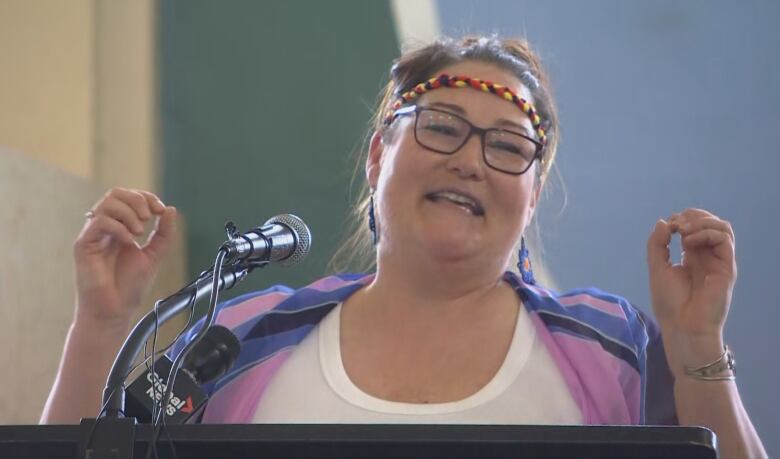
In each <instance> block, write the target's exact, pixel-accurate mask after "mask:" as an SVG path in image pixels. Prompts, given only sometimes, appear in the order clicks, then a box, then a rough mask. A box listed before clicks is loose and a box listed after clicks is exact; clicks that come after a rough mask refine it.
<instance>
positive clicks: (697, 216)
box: [669, 209, 735, 261]
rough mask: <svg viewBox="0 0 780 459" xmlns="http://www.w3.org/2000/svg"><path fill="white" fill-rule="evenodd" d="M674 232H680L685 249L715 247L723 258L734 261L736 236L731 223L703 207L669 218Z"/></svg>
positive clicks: (719, 256) (717, 253)
mask: <svg viewBox="0 0 780 459" xmlns="http://www.w3.org/2000/svg"><path fill="white" fill-rule="evenodd" d="M669 223H670V227H671V230H672V231H673V232H676V233H679V234H680V238H681V243H682V248H683V250H684V251H689V250H696V249H706V248H711V249H713V254H714V255H715V256H716V257H718V258H720V259H723V260H726V261H733V259H734V246H735V237H734V229H733V228H732V227H731V224H730V223H729V222H728V221H726V220H723V219H720V218H718V217H717V216H715V215H714V214H712V213H710V212H707V211H706V210H702V209H686V210H684V211H683V212H681V213H679V214H674V215H672V217H671V218H670V219H669Z"/></svg>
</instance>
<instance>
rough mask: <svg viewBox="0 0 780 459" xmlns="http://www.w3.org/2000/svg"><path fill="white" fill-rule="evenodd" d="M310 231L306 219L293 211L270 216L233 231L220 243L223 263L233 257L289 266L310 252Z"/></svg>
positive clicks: (229, 261) (234, 258) (234, 260)
mask: <svg viewBox="0 0 780 459" xmlns="http://www.w3.org/2000/svg"><path fill="white" fill-rule="evenodd" d="M310 248H311V232H310V231H309V227H308V226H306V223H304V222H303V220H301V219H300V218H298V217H296V216H295V215H292V214H281V215H277V216H275V217H272V218H270V219H269V220H268V221H267V222H265V223H263V226H261V227H259V228H255V229H253V230H250V231H248V232H246V233H245V234H240V233H236V234H235V235H233V236H231V239H230V240H229V241H227V242H225V243H224V244H223V245H222V249H224V250H225V251H226V252H227V255H226V256H225V262H226V263H233V262H236V261H245V260H246V261H260V262H268V263H270V262H277V261H278V262H280V263H281V264H282V265H284V266H290V265H293V264H295V263H298V262H299V261H301V260H302V259H303V258H304V257H306V255H308V254H309V249H310Z"/></svg>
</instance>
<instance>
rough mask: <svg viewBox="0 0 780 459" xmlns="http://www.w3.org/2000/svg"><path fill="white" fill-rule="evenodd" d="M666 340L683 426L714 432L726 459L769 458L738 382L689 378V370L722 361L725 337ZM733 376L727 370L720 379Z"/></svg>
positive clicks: (674, 337)
mask: <svg viewBox="0 0 780 459" xmlns="http://www.w3.org/2000/svg"><path fill="white" fill-rule="evenodd" d="M664 338H665V341H666V342H665V345H666V346H667V354H668V360H669V365H670V368H671V370H672V373H673V374H674V380H675V383H674V399H675V404H676V407H677V418H678V420H679V422H680V424H681V425H695V426H703V427H707V428H709V429H710V430H712V431H713V432H715V434H716V435H717V437H718V451H719V453H720V457H721V458H723V459H742V458H746V459H754V458H766V457H767V454H766V451H765V450H764V447H763V445H762V444H761V440H760V439H759V438H758V434H757V433H756V431H755V429H754V428H753V423H752V422H751V421H750V418H749V417H748V414H747V412H746V411H745V407H744V406H743V405H742V399H741V398H740V396H739V390H738V389H737V384H736V382H735V381H730V380H721V381H712V380H703V379H699V378H697V377H696V376H692V375H689V374H686V368H688V369H690V368H698V367H700V366H701V365H705V364H708V363H710V362H713V361H716V360H720V359H721V357H722V355H723V349H724V346H723V338H722V336H721V335H720V334H719V333H718V334H716V335H715V336H708V337H702V338H699V339H692V338H690V337H689V336H684V335H680V334H674V333H669V334H668V335H667V336H665V337H664ZM670 351H672V352H670ZM732 374H733V373H732V371H731V370H726V371H723V372H722V374H720V376H729V375H732Z"/></svg>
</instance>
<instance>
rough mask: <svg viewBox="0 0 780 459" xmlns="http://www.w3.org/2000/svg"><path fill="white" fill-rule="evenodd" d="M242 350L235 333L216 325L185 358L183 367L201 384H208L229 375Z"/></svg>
mask: <svg viewBox="0 0 780 459" xmlns="http://www.w3.org/2000/svg"><path fill="white" fill-rule="evenodd" d="M240 350H241V344H240V343H239V341H238V338H236V335H234V334H233V332H231V331H230V330H228V329H227V328H225V327H223V326H221V325H214V326H212V327H210V328H209V329H208V330H207V331H206V334H205V335H204V336H203V338H202V339H201V340H200V341H199V342H198V343H197V344H196V345H195V346H194V347H193V348H192V350H191V351H190V353H189V354H187V356H186V357H184V363H183V367H184V368H185V369H186V370H188V371H189V372H191V373H192V374H193V376H195V380H196V381H198V382H199V383H200V384H203V383H207V382H209V381H213V380H214V379H217V378H218V377H220V376H222V375H224V374H225V373H227V371H228V370H229V369H230V367H232V366H233V364H234V363H235V361H236V358H237V357H238V353H239V352H240Z"/></svg>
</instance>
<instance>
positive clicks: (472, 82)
mask: <svg viewBox="0 0 780 459" xmlns="http://www.w3.org/2000/svg"><path fill="white" fill-rule="evenodd" d="M441 87H446V88H473V89H477V90H480V91H482V92H488V93H492V94H495V95H497V96H498V97H501V98H502V99H504V100H506V101H508V102H512V103H513V104H515V105H517V106H518V107H519V108H520V110H522V111H523V112H524V113H525V114H527V115H528V117H529V118H530V119H531V125H532V126H533V127H534V130H535V131H536V135H537V136H538V137H539V141H540V142H542V143H546V141H547V135H546V133H545V131H544V128H543V127H542V118H541V117H539V115H538V114H537V113H536V108H534V106H533V104H532V103H530V102H528V101H527V100H525V99H523V98H522V97H519V96H518V95H517V94H515V93H514V92H513V91H512V90H511V89H509V88H507V87H506V86H503V85H500V84H498V83H493V82H491V81H487V80H480V79H478V78H470V77H465V76H449V75H447V74H446V73H442V74H441V75H439V76H437V77H433V78H431V79H429V80H428V81H425V82H423V83H420V84H417V85H416V86H415V87H414V88H412V89H411V90H409V91H406V92H405V93H403V94H401V96H400V97H399V98H398V100H397V101H395V102H394V103H393V105H392V107H391V111H390V113H389V114H388V115H387V117H386V118H385V123H390V122H391V121H392V120H393V113H394V112H395V111H396V110H398V109H399V108H401V107H402V106H403V105H404V104H406V103H408V102H412V101H413V100H415V99H417V98H418V97H420V96H421V95H423V94H425V93H426V92H429V91H432V90H434V89H438V88H441Z"/></svg>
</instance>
